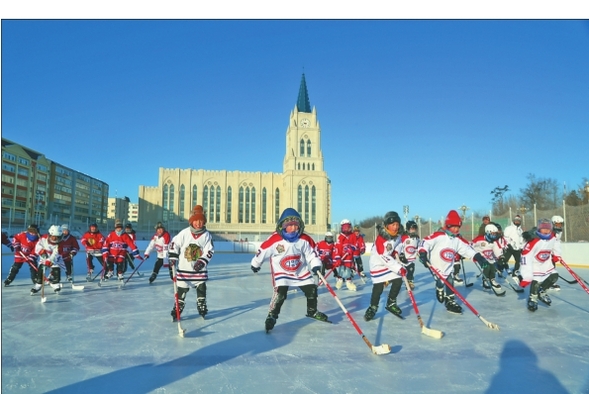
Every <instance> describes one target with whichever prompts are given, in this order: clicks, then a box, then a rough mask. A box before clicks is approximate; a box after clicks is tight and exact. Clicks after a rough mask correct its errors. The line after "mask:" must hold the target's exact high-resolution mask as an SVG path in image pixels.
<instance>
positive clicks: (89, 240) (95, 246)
mask: <svg viewBox="0 0 589 394" xmlns="http://www.w3.org/2000/svg"><path fill="white" fill-rule="evenodd" d="M80 242H81V243H82V245H84V248H86V252H87V253H90V254H96V253H93V252H100V251H101V249H102V245H103V244H104V236H103V235H102V234H101V233H100V231H97V232H95V233H91V232H90V231H86V233H85V234H84V235H82V238H81V239H80Z"/></svg>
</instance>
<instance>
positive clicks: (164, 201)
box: [162, 184, 168, 222]
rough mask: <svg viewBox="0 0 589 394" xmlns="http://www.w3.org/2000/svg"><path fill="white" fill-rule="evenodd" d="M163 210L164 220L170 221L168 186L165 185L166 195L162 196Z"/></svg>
mask: <svg viewBox="0 0 589 394" xmlns="http://www.w3.org/2000/svg"><path fill="white" fill-rule="evenodd" d="M162 209H163V211H164V216H163V220H164V222H167V221H168V185H167V184H166V185H164V195H163V196H162Z"/></svg>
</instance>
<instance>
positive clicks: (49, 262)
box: [31, 224, 65, 295]
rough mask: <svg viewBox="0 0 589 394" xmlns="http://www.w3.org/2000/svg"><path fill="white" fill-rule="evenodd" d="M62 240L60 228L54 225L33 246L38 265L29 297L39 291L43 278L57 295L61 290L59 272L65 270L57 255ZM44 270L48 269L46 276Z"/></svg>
mask: <svg viewBox="0 0 589 394" xmlns="http://www.w3.org/2000/svg"><path fill="white" fill-rule="evenodd" d="M62 239H63V232H62V230H61V226H57V225H55V224H54V225H52V226H51V227H49V231H48V232H47V234H45V235H44V236H42V237H41V238H40V239H39V242H37V245H35V252H34V255H35V259H36V260H38V263H39V264H38V267H37V276H36V280H35V286H34V287H33V288H32V289H31V295H33V294H35V293H37V292H38V291H39V290H41V283H43V281H44V280H45V276H46V277H47V278H48V279H49V282H50V285H51V288H52V289H53V291H54V292H56V293H58V292H59V291H60V290H61V283H60V282H61V270H62V269H63V270H65V263H64V261H63V257H62V256H61V254H60V253H59V243H60V242H61V241H62ZM46 269H50V273H49V274H48V275H44V273H45V270H46Z"/></svg>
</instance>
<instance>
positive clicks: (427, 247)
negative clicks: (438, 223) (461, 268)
mask: <svg viewBox="0 0 589 394" xmlns="http://www.w3.org/2000/svg"><path fill="white" fill-rule="evenodd" d="M461 226H462V219H460V215H459V214H458V212H456V211H455V210H451V211H450V212H448V215H446V219H445V221H444V228H443V229H440V230H438V231H436V232H434V233H433V234H431V235H428V236H427V237H425V238H424V239H423V241H422V242H421V245H420V246H419V249H418V251H419V261H420V262H421V263H422V264H423V265H424V266H425V267H426V268H428V269H429V266H431V269H432V270H436V272H438V273H439V274H440V275H441V276H443V277H444V278H445V279H446V281H447V282H448V283H449V284H450V285H453V283H454V275H452V273H453V271H454V263H455V260H456V254H459V255H460V256H462V257H463V258H466V259H473V260H474V261H476V262H477V263H479V265H480V266H481V268H482V269H483V271H484V272H487V271H488V270H489V268H488V267H489V262H488V261H487V260H486V259H485V258H484V257H483V256H482V255H481V254H480V253H477V252H476V251H475V250H474V249H473V248H472V247H471V246H470V245H469V244H468V241H467V240H465V239H464V238H462V236H460V227H461ZM428 265H429V266H428ZM432 274H433V272H432ZM434 279H435V281H436V299H437V300H438V302H440V303H444V304H445V305H446V310H447V311H448V312H450V313H456V314H461V313H462V307H461V306H460V305H458V304H457V303H456V301H455V299H454V292H453V291H452V289H451V288H450V287H448V286H445V291H444V282H442V280H441V279H440V278H438V277H437V276H435V277H434Z"/></svg>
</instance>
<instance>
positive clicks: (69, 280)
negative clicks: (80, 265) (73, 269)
mask: <svg viewBox="0 0 589 394" xmlns="http://www.w3.org/2000/svg"><path fill="white" fill-rule="evenodd" d="M65 280H67V281H68V282H72V281H73V279H72V276H71V275H67V276H66V278H65Z"/></svg>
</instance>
